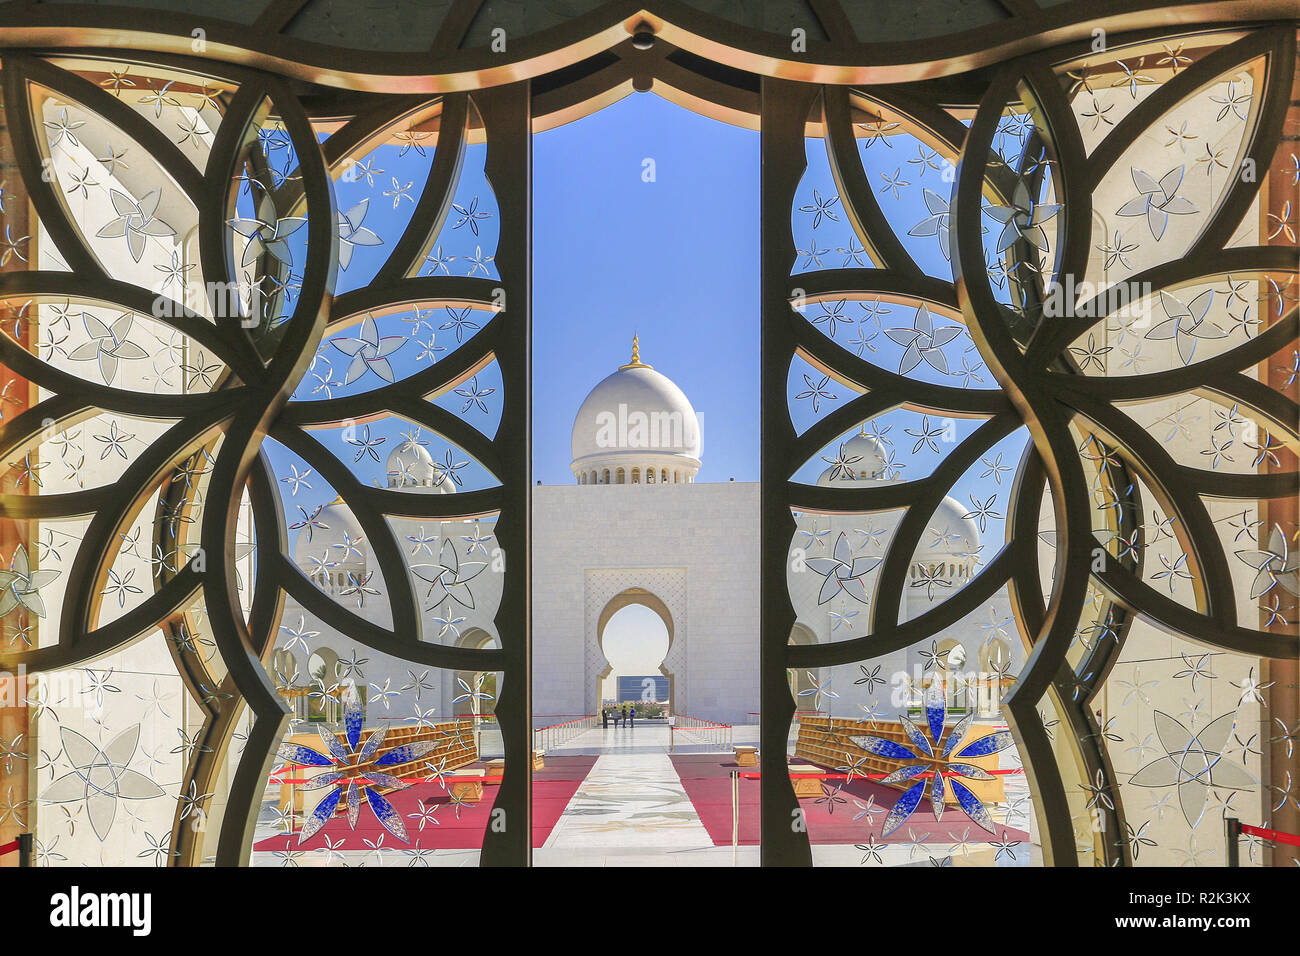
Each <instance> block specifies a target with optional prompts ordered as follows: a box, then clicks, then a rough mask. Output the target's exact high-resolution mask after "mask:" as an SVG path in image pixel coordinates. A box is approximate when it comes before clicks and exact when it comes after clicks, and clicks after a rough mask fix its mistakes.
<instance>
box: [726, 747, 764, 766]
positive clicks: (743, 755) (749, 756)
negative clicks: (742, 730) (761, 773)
mask: <svg viewBox="0 0 1300 956" xmlns="http://www.w3.org/2000/svg"><path fill="white" fill-rule="evenodd" d="M732 750H733V751H735V754H736V766H737V767H757V766H758V748H757V747H750V746H746V745H739V746H736V747H733V748H732Z"/></svg>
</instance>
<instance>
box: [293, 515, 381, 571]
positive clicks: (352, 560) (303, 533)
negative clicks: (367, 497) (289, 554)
mask: <svg viewBox="0 0 1300 956" xmlns="http://www.w3.org/2000/svg"><path fill="white" fill-rule="evenodd" d="M308 530H310V531H311V537H310V538H308V536H307V532H308ZM367 552H368V548H367V543H366V540H365V532H364V531H362V530H361V525H360V524H358V523H357V519H356V517H355V516H354V515H353V514H352V511H351V510H350V509H349V508H348V506H347V505H345V504H344V503H343V501H342V499H340V498H336V499H335V500H334V501H332V502H330V503H329V504H328V505H326V506H325V507H324V508H322V509H321V511H320V514H318V515H317V516H316V519H315V525H314V527H311V528H310V529H308V528H303V529H302V530H300V531H299V532H298V540H297V542H296V543H295V544H294V548H293V559H294V561H295V562H296V563H297V565H298V567H300V568H302V569H303V570H304V571H305V572H307V574H308V575H309V576H317V577H319V574H320V573H321V564H322V563H323V562H328V563H330V564H331V565H332V566H331V567H330V568H328V569H327V571H326V572H325V573H327V574H329V575H330V576H332V577H334V578H338V576H339V575H342V577H343V579H344V580H346V578H347V575H349V574H354V575H357V576H358V577H361V576H362V575H364V574H365V573H366V557H367Z"/></svg>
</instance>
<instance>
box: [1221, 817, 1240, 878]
mask: <svg viewBox="0 0 1300 956" xmlns="http://www.w3.org/2000/svg"><path fill="white" fill-rule="evenodd" d="M1223 829H1224V831H1225V832H1226V835H1227V838H1228V866H1241V843H1240V841H1241V821H1240V820H1238V819H1237V818H1236V817H1224V818H1223Z"/></svg>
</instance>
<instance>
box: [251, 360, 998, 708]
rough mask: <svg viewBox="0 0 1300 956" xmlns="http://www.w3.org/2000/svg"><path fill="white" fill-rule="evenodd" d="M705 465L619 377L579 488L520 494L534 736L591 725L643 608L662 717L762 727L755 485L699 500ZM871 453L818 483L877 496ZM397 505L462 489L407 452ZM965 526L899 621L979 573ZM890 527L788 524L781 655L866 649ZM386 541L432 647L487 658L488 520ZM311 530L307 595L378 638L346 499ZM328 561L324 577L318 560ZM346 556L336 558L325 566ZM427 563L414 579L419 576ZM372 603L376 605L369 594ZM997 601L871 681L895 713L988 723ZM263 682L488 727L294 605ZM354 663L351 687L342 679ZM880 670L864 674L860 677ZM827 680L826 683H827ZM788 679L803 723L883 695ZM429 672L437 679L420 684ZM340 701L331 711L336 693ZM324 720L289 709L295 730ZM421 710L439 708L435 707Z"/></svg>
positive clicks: (929, 567)
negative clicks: (867, 488)
mask: <svg viewBox="0 0 1300 956" xmlns="http://www.w3.org/2000/svg"><path fill="white" fill-rule="evenodd" d="M703 455H704V450H703V448H702V436H701V431H700V423H699V418H698V416H697V414H696V411H695V409H694V407H693V406H692V404H691V402H690V400H689V398H688V397H687V396H686V394H685V393H684V392H683V391H682V390H681V388H679V387H678V386H677V385H676V383H674V382H673V381H672V380H671V379H670V378H669V377H668V376H667V375H665V374H663V372H661V371H659V370H657V369H655V368H654V367H653V366H651V365H649V364H647V363H645V362H642V361H641V357H640V351H639V342H634V344H633V354H632V357H631V360H630V361H629V362H628V363H627V364H625V365H622V366H621V367H619V368H618V369H616V370H614V371H613V372H612V373H611V374H609V375H608V376H606V377H605V378H603V379H602V380H601V381H600V382H599V383H597V384H596V385H595V387H594V388H593V389H592V390H591V392H590V393H589V394H588V396H587V397H586V399H585V400H584V401H583V402H582V404H581V406H580V407H579V409H578V411H577V414H576V415H575V419H574V424H573V431H572V464H571V469H572V473H573V482H572V483H571V484H568V485H564V486H558V485H540V484H539V485H537V486H536V487H534V488H533V489H532V492H533V516H532V517H533V553H532V613H533V621H532V634H533V712H534V714H536V715H539V717H538V718H537V719H539V720H543V722H546V721H549V720H553V719H563V718H565V717H571V716H582V715H586V714H593V713H597V712H598V711H599V709H600V707H601V705H602V702H603V701H604V700H605V699H604V698H603V697H602V680H603V679H604V678H606V677H607V676H608V675H609V674H610V671H611V664H610V661H609V659H608V657H607V656H606V654H605V651H604V647H603V640H604V635H605V628H606V625H607V624H608V622H609V621H610V619H611V618H612V616H613V615H614V614H615V613H616V612H617V611H619V610H621V609H622V608H624V607H627V606H629V605H632V604H639V605H643V606H645V607H647V608H649V609H650V610H651V611H653V612H654V613H655V614H657V615H658V616H659V617H660V618H661V619H662V620H663V623H664V626H665V628H666V630H667V633H668V636H669V642H668V649H667V653H666V655H665V656H664V659H663V661H662V663H661V664H660V666H659V671H660V673H662V674H663V675H664V676H665V677H667V678H668V686H669V688H670V691H669V696H670V700H669V701H668V702H667V703H668V704H669V705H670V708H671V710H672V712H673V713H676V714H679V715H681V714H685V715H690V716H694V717H699V718H703V719H705V720H711V721H718V722H722V723H729V724H744V723H753V722H755V721H756V720H757V714H758V710H759V601H758V591H759V553H760V547H759V541H760V539H759V515H760V485H759V483H757V482H736V481H727V482H699V481H697V480H696V478H697V475H698V473H699V471H700V468H701V465H702V462H703ZM887 461H888V456H887V454H886V452H885V449H884V446H883V443H882V442H881V440H880V438H879V437H877V436H874V435H872V434H870V433H868V431H867V429H866V427H865V426H864V427H863V428H862V430H861V432H860V433H858V434H856V435H854V436H853V437H851V438H849V439H848V440H847V441H845V442H843V443H842V444H841V445H840V447H839V453H838V454H837V455H836V456H834V458H833V463H832V464H830V465H829V467H827V468H826V469H825V470H824V471H823V472H822V474H821V475H820V477H819V478H818V483H819V484H822V485H828V484H839V483H853V484H856V485H870V484H878V483H882V482H889V481H895V480H898V478H897V475H895V474H891V473H890V469H889V467H888V464H887ZM387 473H388V486H389V487H390V488H394V489H399V490H403V491H406V492H415V493H422V494H433V495H442V494H455V493H456V491H457V485H456V484H455V482H453V481H452V480H451V479H450V477H449V476H447V475H446V474H444V472H443V470H442V469H441V468H440V467H439V465H438V463H436V462H435V461H434V460H433V458H432V457H431V456H430V455H429V453H428V451H427V450H426V449H425V448H424V447H423V446H422V445H420V444H418V443H417V442H415V441H413V440H407V441H404V442H402V443H401V444H399V445H397V447H396V448H395V449H394V450H393V451H392V452H391V453H390V455H389V458H388V462H387ZM966 511H967V509H965V508H964V507H963V506H962V505H960V504H958V503H957V502H956V501H954V500H952V499H951V498H949V499H945V501H944V502H943V503H942V505H941V506H940V507H939V508H938V509H937V510H936V512H935V515H934V516H933V517H932V519H931V522H930V527H929V528H927V532H926V534H925V536H924V538H923V543H922V546H921V547H920V548H919V549H918V551H917V553H916V555H915V556H914V558H913V561H912V564H911V567H910V569H909V572H908V573H909V580H908V586H907V588H906V589H905V591H904V597H903V603H902V609H901V613H900V616H901V619H902V620H908V619H911V618H913V617H916V616H918V615H920V614H922V613H924V612H925V611H926V610H927V609H929V608H930V607H932V606H934V605H935V604H937V603H939V602H941V601H942V600H944V599H945V598H946V597H948V596H949V595H950V594H951V593H952V592H953V591H954V590H955V589H957V588H959V587H961V586H962V584H963V583H965V582H966V581H967V580H969V579H970V578H971V577H972V576H973V575H974V573H975V571H976V567H977V564H978V561H979V560H980V551H981V546H980V533H979V529H978V527H977V525H976V523H975V521H974V520H973V519H972V518H971V517H969V516H967V514H966ZM898 519H899V514H898V513H897V512H895V513H882V514H879V515H875V516H869V518H867V519H864V517H863V516H861V515H820V514H818V515H814V514H798V515H796V527H797V532H796V534H795V536H794V538H793V539H792V541H791V560H790V562H789V566H788V574H787V584H788V586H789V588H790V593H791V595H792V597H793V600H794V605H795V608H796V612H797V617H796V623H795V625H794V628H793V629H792V632H791V635H790V640H791V642H792V643H825V642H829V641H838V640H844V639H850V638H853V637H859V636H861V635H863V634H864V633H866V631H867V629H868V628H867V622H868V621H869V619H870V610H871V600H872V591H873V588H874V584H875V577H876V574H877V572H878V565H879V562H880V560H881V558H882V557H883V555H884V551H885V549H886V547H887V546H888V543H889V538H890V535H891V533H892V531H893V528H894V525H895V524H896V523H897V521H898ZM392 521H393V526H394V530H395V531H396V533H397V535H398V538H399V541H400V540H405V541H406V542H407V543H408V544H409V546H410V547H409V550H410V551H412V552H413V553H418V554H417V557H416V558H412V559H410V560H411V572H412V575H413V583H414V584H415V585H416V586H417V590H418V592H419V593H420V594H421V595H422V596H423V598H424V599H425V606H426V607H425V610H424V612H423V619H422V626H423V627H424V629H425V630H424V633H423V635H422V637H423V639H425V640H434V641H437V642H440V643H454V644H456V645H458V646H466V647H492V646H496V644H497V633H496V627H495V624H494V620H493V618H494V617H495V613H496V608H497V605H498V603H499V598H500V590H501V586H500V579H501V576H500V574H498V573H495V572H497V571H499V570H500V569H501V568H500V566H499V564H498V563H497V562H498V561H499V560H501V553H500V551H499V550H497V549H496V548H495V547H494V541H493V538H492V533H491V522H490V521H489V520H486V519H484V520H478V521H464V520H458V521H446V522H436V521H435V522H429V521H417V520H413V519H392ZM320 524H322V525H324V526H325V529H324V530H317V531H316V532H315V534H314V535H313V536H312V537H311V538H310V539H308V537H307V536H305V535H299V538H298V541H297V543H296V546H295V560H296V561H297V563H298V565H299V567H300V568H301V569H302V570H303V571H304V573H306V574H307V575H308V576H309V577H311V578H312V579H313V581H315V583H316V585H317V586H318V587H320V588H322V589H323V590H325V591H326V592H328V593H330V594H331V596H333V597H335V598H336V599H337V600H339V601H340V602H342V603H344V604H355V605H356V608H355V609H356V610H357V613H360V614H363V615H364V616H366V617H368V618H370V619H372V620H374V621H375V622H376V623H378V624H381V625H384V626H389V625H390V620H391V615H390V613H389V611H388V608H387V605H386V602H385V601H382V600H376V599H374V595H373V594H372V595H371V600H369V601H367V600H366V597H367V595H366V594H365V593H364V592H363V593H361V594H359V595H358V594H357V593H355V592H356V582H358V581H364V580H373V579H374V578H375V576H374V575H373V574H371V573H370V572H371V571H372V569H371V568H370V567H369V558H368V553H367V547H366V543H365V541H364V535H363V534H362V532H361V529H360V528H359V526H358V525H357V523H356V521H355V519H354V518H353V517H352V516H351V514H350V513H349V512H348V511H347V507H346V505H344V504H343V503H342V502H341V501H339V502H336V503H335V504H333V505H330V506H328V507H327V508H326V509H325V511H324V512H323V513H322V514H321V516H320ZM325 554H330V555H333V556H334V560H332V561H330V562H328V564H329V565H331V567H330V568H329V569H328V570H321V564H322V562H321V561H319V560H317V559H316V557H315V556H317V555H325ZM339 555H342V558H341V559H340V558H339V557H338V556H339ZM421 562H423V563H421ZM379 588H382V585H378V586H377V587H374V588H372V589H371V590H378V589H379ZM1010 618H1011V612H1010V608H1009V606H1008V603H1007V599H1006V597H1005V595H1003V594H1001V593H1000V594H998V595H995V596H994V597H993V598H992V599H990V601H989V602H987V603H986V604H985V605H984V606H983V607H982V608H981V609H980V610H979V611H978V613H977V614H973V615H971V617H970V619H968V620H963V621H961V622H959V623H958V624H957V625H955V626H954V627H952V628H950V629H949V630H948V631H946V632H945V633H944V635H943V636H942V637H941V639H939V640H936V641H934V642H932V644H931V646H930V647H929V648H915V647H914V648H911V649H905V650H900V651H898V652H896V653H895V654H893V655H890V656H887V657H884V658H881V659H880V660H879V661H877V662H875V663H880V664H882V665H883V666H882V667H881V668H880V669H879V670H878V671H877V672H876V675H877V676H879V677H883V678H884V679H885V680H886V681H888V682H890V684H891V685H892V686H891V687H890V695H889V696H890V698H891V703H892V704H893V706H894V707H895V708H902V707H906V706H909V705H910V706H915V705H916V704H917V703H918V702H919V700H920V695H921V692H922V691H923V689H924V688H925V687H926V686H928V685H929V684H930V683H931V682H933V681H934V680H941V681H943V682H944V684H945V689H946V692H947V694H948V696H949V699H950V703H951V704H953V705H954V706H959V707H963V708H970V709H973V710H975V711H976V713H977V716H979V717H981V718H984V719H994V718H996V717H997V713H998V699H999V697H1000V689H1001V688H1002V686H1003V685H1004V684H1005V683H1009V681H1007V680H1005V678H1004V677H1002V676H1000V675H1005V674H1014V673H1015V672H1016V668H1017V667H1018V666H1019V663H1020V656H1021V651H1020V648H1019V647H1018V642H1017V641H1016V640H1015V639H1014V632H1013V630H1012V629H1011V624H1010ZM284 621H285V625H286V626H285V628H284V631H283V633H282V639H281V641H280V642H279V644H278V648H277V653H276V657H275V660H274V664H275V666H276V670H277V673H278V674H279V675H280V676H281V678H282V681H283V683H284V685H285V686H286V687H290V686H294V685H297V686H299V687H303V686H306V685H310V684H312V683H315V684H317V685H318V686H319V685H320V684H321V682H322V679H324V681H325V682H329V680H330V678H331V676H332V675H337V676H338V677H339V678H340V679H341V681H343V682H346V681H348V680H350V679H351V678H350V677H349V673H350V672H351V671H352V670H354V669H356V670H358V672H359V673H361V675H362V680H361V681H358V683H360V684H361V685H362V687H361V689H362V695H363V697H367V698H368V699H369V700H370V707H371V708H372V709H373V708H375V707H377V706H383V704H384V703H386V702H387V699H388V697H389V695H391V694H393V693H394V692H401V693H402V694H403V695H404V696H406V695H409V694H410V693H412V692H413V691H418V692H419V701H418V702H417V703H419V704H420V705H421V707H422V711H423V712H425V713H429V714H436V715H437V716H438V718H440V719H441V718H445V717H449V716H453V715H465V714H469V713H473V714H482V715H486V714H488V713H490V711H491V709H492V706H493V699H494V697H495V690H496V675H494V674H473V673H465V672H462V673H456V672H452V671H441V672H439V671H430V672H428V673H425V674H422V673H421V672H420V670H419V669H412V668H411V667H410V665H409V662H403V661H396V660H393V661H391V662H389V661H386V660H385V659H384V658H383V656H382V655H377V654H376V653H374V652H373V651H369V650H366V649H361V648H358V649H354V648H353V646H352V645H351V643H350V642H349V641H348V640H347V639H346V638H344V637H343V636H342V635H339V634H338V633H337V632H331V631H332V629H331V628H329V626H328V625H326V624H324V623H323V622H321V621H319V620H317V619H315V618H314V617H313V616H312V614H311V613H310V611H308V610H306V609H304V608H303V607H301V606H300V605H298V604H296V603H294V602H293V601H292V600H290V602H289V604H288V605H287V607H286V611H285V616H284ZM362 652H364V654H365V656H366V658H367V660H366V665H365V667H364V670H363V671H362V670H361V669H359V668H353V667H351V666H350V661H355V660H356V659H357V658H356V655H357V654H359V653H362ZM873 667H874V664H873ZM828 670H829V669H828ZM836 671H837V673H834V674H832V673H829V672H823V671H802V672H797V673H796V672H792V673H791V674H790V675H789V678H790V687H791V692H792V693H793V694H795V695H796V697H797V706H798V709H800V710H804V711H811V710H818V711H821V712H829V713H832V714H833V715H834V716H837V717H849V716H858V717H861V716H862V715H863V713H867V714H868V715H869V714H871V713H872V712H873V711H872V710H871V708H872V706H873V704H872V703H870V701H871V700H872V699H873V698H874V699H879V697H880V695H879V693H878V687H879V681H878V680H874V679H873V680H869V681H859V680H855V679H853V678H854V677H855V675H853V674H851V673H848V672H845V673H838V671H839V669H836ZM429 674H433V675H434V676H433V677H432V678H430V677H429V676H428V675H429ZM336 696H337V695H336ZM336 706H337V704H336V703H334V702H333V699H331V698H330V697H329V695H324V696H322V695H319V694H317V695H315V696H313V695H311V694H300V698H299V700H298V702H297V703H296V707H297V709H298V710H299V712H300V713H299V716H302V717H307V716H312V715H314V714H315V713H316V712H318V711H319V710H320V708H325V709H326V711H327V712H326V713H324V714H323V715H324V716H326V717H327V719H328V718H329V717H331V716H332V714H330V713H329V712H328V710H329V709H330V708H332V707H336ZM430 708H432V709H430Z"/></svg>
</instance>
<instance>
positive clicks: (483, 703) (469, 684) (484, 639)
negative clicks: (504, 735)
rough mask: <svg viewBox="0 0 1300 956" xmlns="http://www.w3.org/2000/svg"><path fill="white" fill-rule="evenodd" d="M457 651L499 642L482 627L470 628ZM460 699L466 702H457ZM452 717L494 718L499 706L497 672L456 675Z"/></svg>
mask: <svg viewBox="0 0 1300 956" xmlns="http://www.w3.org/2000/svg"><path fill="white" fill-rule="evenodd" d="M456 646H457V647H473V648H482V647H494V646H496V639H495V638H494V637H493V636H492V635H491V634H489V633H488V632H487V631H485V630H483V629H482V628H481V627H471V628H469V629H468V630H467V631H465V633H463V634H462V635H461V636H460V637H459V638H458V639H457V640H456ZM458 698H464V699H463V700H458ZM452 700H453V701H454V702H455V703H454V704H453V706H452V707H451V713H452V715H453V716H456V717H470V716H472V717H474V718H475V720H476V721H477V719H478V718H480V717H488V716H491V715H492V714H493V713H494V712H495V711H496V705H497V675H496V672H495V671H456V684H455V687H453V688H452Z"/></svg>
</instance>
